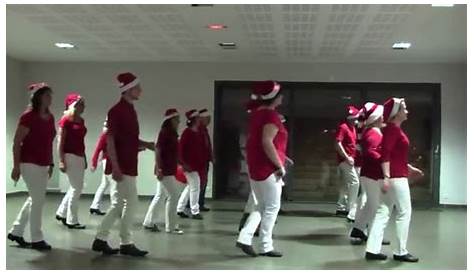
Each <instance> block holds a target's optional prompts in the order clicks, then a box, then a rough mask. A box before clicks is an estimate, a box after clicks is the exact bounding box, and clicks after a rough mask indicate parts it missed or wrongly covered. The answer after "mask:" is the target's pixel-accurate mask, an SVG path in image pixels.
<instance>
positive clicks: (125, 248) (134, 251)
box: [120, 244, 148, 257]
mask: <svg viewBox="0 0 474 274" xmlns="http://www.w3.org/2000/svg"><path fill="white" fill-rule="evenodd" d="M120 254H122V255H129V256H133V257H143V256H145V255H146V254H148V251H145V250H140V249H138V248H137V247H136V246H135V245H134V244H129V245H121V246H120Z"/></svg>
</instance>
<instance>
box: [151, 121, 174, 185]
mask: <svg viewBox="0 0 474 274" xmlns="http://www.w3.org/2000/svg"><path fill="white" fill-rule="evenodd" d="M156 148H157V149H158V153H159V156H160V160H161V165H160V168H161V170H162V172H163V175H164V176H171V175H176V170H177V168H178V134H177V133H176V132H175V131H174V130H170V129H167V128H163V129H161V131H160V134H159V135H158V141H157V142H156Z"/></svg>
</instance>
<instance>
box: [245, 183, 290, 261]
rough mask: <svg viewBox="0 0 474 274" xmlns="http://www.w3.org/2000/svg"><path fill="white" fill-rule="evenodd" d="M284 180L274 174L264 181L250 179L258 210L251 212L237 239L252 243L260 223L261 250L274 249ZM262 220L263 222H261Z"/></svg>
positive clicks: (248, 243) (246, 243)
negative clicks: (274, 236)
mask: <svg viewBox="0 0 474 274" xmlns="http://www.w3.org/2000/svg"><path fill="white" fill-rule="evenodd" d="M282 185H283V181H282V180H281V179H277V177H276V176H275V175H274V174H272V175H270V176H269V177H268V178H267V179H265V180H263V181H254V180H250V187H251V188H252V191H253V193H255V198H256V200H257V210H256V211H253V212H252V213H250V216H249V217H248V219H247V221H246V222H245V226H244V227H243V228H242V230H241V231H240V233H239V238H238V239H237V241H238V242H239V243H242V244H245V245H251V244H252V238H253V234H254V232H255V230H256V229H257V227H258V225H259V224H260V250H261V251H262V252H264V253H265V252H269V251H272V250H273V240H272V234H273V227H274V226H275V221H276V218H277V216H278V211H279V210H280V198H281V188H282ZM260 221H261V223H260Z"/></svg>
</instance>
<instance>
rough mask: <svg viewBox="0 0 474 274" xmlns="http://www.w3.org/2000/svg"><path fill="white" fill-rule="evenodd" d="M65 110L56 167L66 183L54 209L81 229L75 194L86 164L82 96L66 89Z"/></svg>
mask: <svg viewBox="0 0 474 274" xmlns="http://www.w3.org/2000/svg"><path fill="white" fill-rule="evenodd" d="M64 104H65V107H66V110H65V111H64V116H63V117H62V118H61V120H60V121H59V132H58V137H59V140H58V154H59V169H60V170H61V172H63V173H66V175H67V177H68V179H69V183H70V187H69V189H68V191H67V192H66V194H65V195H64V198H63V200H62V202H61V204H60V205H59V207H58V210H57V211H56V219H57V220H58V221H61V222H62V223H63V224H64V225H65V226H67V227H68V228H70V229H85V228H86V226H85V225H81V224H80V223H79V219H78V217H79V216H78V209H79V197H81V193H82V188H83V186H84V170H85V169H86V168H87V160H86V155H85V147H84V137H85V136H86V133H87V128H86V126H85V124H84V119H83V118H82V117H81V114H82V113H83V112H84V108H85V104H84V98H83V97H81V96H80V95H79V94H77V93H69V94H68V95H67V96H66V99H65V100H64Z"/></svg>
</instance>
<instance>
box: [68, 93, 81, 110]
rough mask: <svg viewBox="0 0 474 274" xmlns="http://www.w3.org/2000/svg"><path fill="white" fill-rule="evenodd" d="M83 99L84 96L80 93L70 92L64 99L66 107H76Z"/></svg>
mask: <svg viewBox="0 0 474 274" xmlns="http://www.w3.org/2000/svg"><path fill="white" fill-rule="evenodd" d="M81 99H82V97H81V95H80V94H79V93H76V92H70V93H69V94H68V95H66V98H65V99H64V107H65V108H66V109H69V108H74V107H75V106H76V104H77V103H78V102H79V101H80V100H81Z"/></svg>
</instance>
